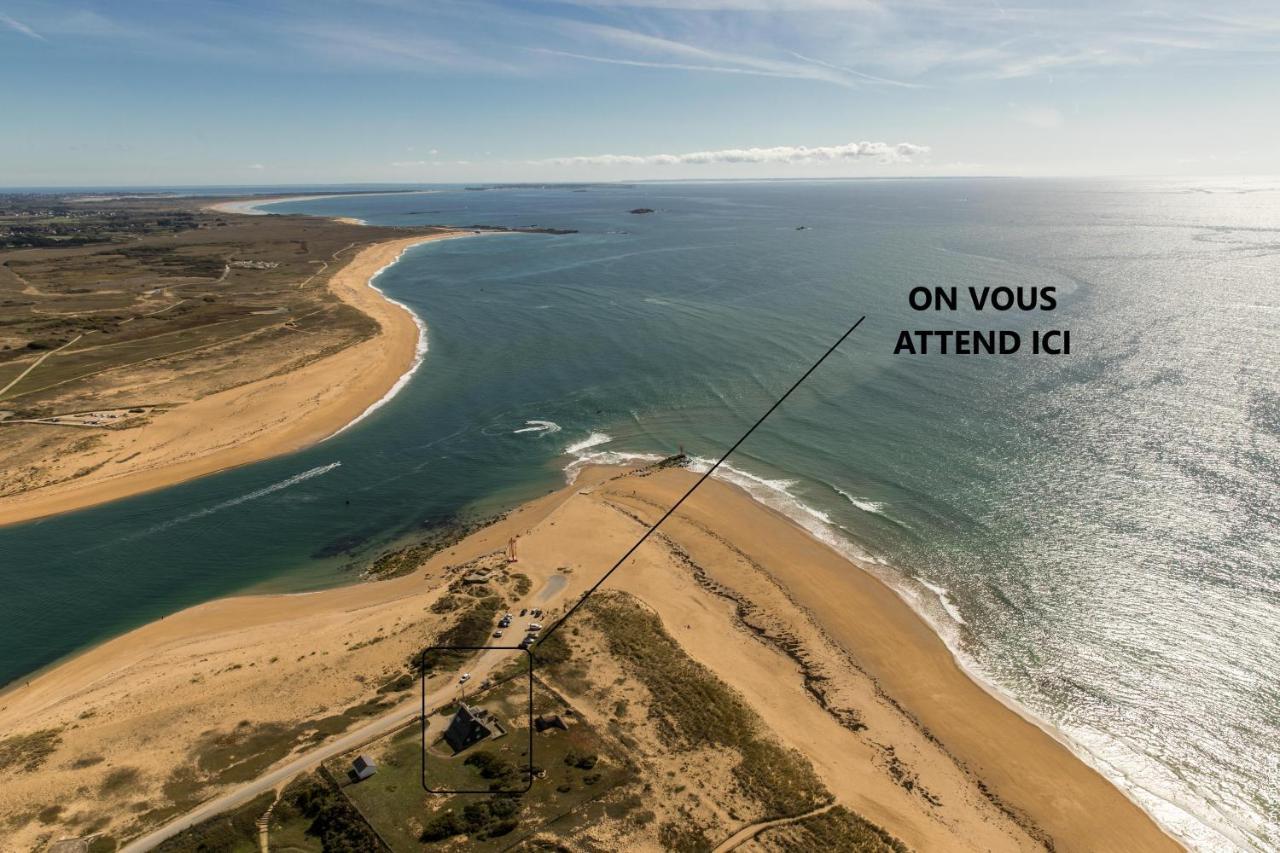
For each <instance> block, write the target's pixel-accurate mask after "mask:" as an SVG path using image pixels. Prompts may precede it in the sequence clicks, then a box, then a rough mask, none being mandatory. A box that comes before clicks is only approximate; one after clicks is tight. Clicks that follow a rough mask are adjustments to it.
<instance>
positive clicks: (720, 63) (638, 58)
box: [533, 21, 910, 87]
mask: <svg viewBox="0 0 1280 853" xmlns="http://www.w3.org/2000/svg"><path fill="white" fill-rule="evenodd" d="M559 31H560V32H561V34H563V35H567V36H569V37H571V38H574V39H576V40H577V41H579V42H580V43H585V44H589V45H593V46H598V47H603V48H607V49H608V51H609V53H608V55H604V53H605V51H599V52H584V51H575V50H564V49H558V48H548V47H536V48H533V50H535V51H536V52H539V53H544V54H553V55H557V56H564V57H568V58H571V59H579V60H585V61H589V62H599V63H607V64H610V65H629V66H633V67H641V68H666V69H672V70H678V71H696V72H708V73H714V74H747V75H753V76H757V77H783V78H792V79H800V80H814V81H820V82H825V83H833V84H835V85H838V86H846V87H854V86H859V85H868V84H877V85H878V84H886V85H893V86H900V85H910V84H905V83H902V82H900V81H897V80H889V79H885V78H881V77H878V76H876V75H873V74H867V73H864V72H860V71H856V70H854V69H852V68H848V67H844V66H840V65H836V64H834V63H829V62H825V61H821V60H816V59H811V58H809V57H807V56H804V55H802V54H799V53H796V52H794V51H788V52H787V53H786V56H788V57H790V58H789V59H783V58H775V57H768V56H760V55H756V54H752V53H746V52H743V51H740V50H725V49H717V48H710V47H704V46H701V45H697V44H693V43H690V42H686V41H681V40H678V39H674V38H667V37H664V36H655V35H650V34H648V33H641V32H637V31H635V30H631V29H627V28H625V27H617V26H609V25H605V24H593V23H584V22H581V21H561V22H559Z"/></svg>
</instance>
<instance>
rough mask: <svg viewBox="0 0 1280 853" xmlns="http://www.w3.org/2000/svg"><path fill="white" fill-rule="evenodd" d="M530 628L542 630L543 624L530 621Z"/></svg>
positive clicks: (531, 629)
mask: <svg viewBox="0 0 1280 853" xmlns="http://www.w3.org/2000/svg"><path fill="white" fill-rule="evenodd" d="M529 630H530V631H541V630H542V626H541V625H539V624H538V623H537V622H530V623H529Z"/></svg>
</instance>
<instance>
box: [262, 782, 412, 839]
mask: <svg viewBox="0 0 1280 853" xmlns="http://www.w3.org/2000/svg"><path fill="white" fill-rule="evenodd" d="M298 819H304V820H306V821H309V823H308V824H307V829H306V834H307V835H309V836H311V837H313V838H317V839H319V840H320V843H321V847H322V849H323V850H324V853H375V851H381V850H386V849H387V848H386V845H384V844H383V843H382V841H381V839H379V838H378V835H377V833H375V832H374V831H373V830H372V829H371V828H370V827H369V825H368V824H367V823H366V822H365V820H364V818H363V817H361V816H360V812H359V811H358V810H357V809H356V808H355V807H354V806H353V805H352V804H351V802H350V801H349V800H348V799H347V798H346V797H345V796H343V794H342V792H341V791H339V790H338V788H337V786H336V785H335V784H333V782H332V781H331V780H330V779H327V778H324V777H323V776H322V775H321V774H313V775H310V776H304V777H302V778H301V779H298V780H296V781H294V782H293V783H292V784H290V785H289V787H288V788H285V790H284V793H283V794H282V795H281V797H280V802H279V803H277V804H276V807H275V810H274V811H273V813H272V824H275V823H276V821H277V820H278V821H280V822H281V823H288V822H289V821H296V820H298Z"/></svg>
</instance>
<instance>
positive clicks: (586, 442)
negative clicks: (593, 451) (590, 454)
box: [564, 432, 613, 454]
mask: <svg viewBox="0 0 1280 853" xmlns="http://www.w3.org/2000/svg"><path fill="white" fill-rule="evenodd" d="M611 441H613V436H611V435H609V434H608V433H603V432H593V433H591V435H589V436H587V437H586V438H584V439H582V440H581V441H575V442H574V443H573V444H571V445H569V446H568V447H566V448H565V449H564V452H565V453H569V454H573V453H581V452H582V451H584V450H586V449H588V448H591V447H597V446H599V445H601V444H608V443H609V442H611Z"/></svg>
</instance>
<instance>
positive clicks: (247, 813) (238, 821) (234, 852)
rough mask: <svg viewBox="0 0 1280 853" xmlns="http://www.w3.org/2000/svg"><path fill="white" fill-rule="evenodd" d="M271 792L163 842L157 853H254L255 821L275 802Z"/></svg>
mask: <svg viewBox="0 0 1280 853" xmlns="http://www.w3.org/2000/svg"><path fill="white" fill-rule="evenodd" d="M275 798H276V795H275V793H274V792H272V791H268V792H267V793H265V794H263V795H261V796H259V797H256V798H255V799H254V800H252V801H251V802H249V803H246V804H245V805H243V806H241V807H240V808H238V809H236V810H235V811H233V812H228V813H227V814H222V815H218V816H217V817H212V818H209V819H208V820H206V821H204V822H203V823H198V824H196V825H195V826H193V827H191V828H190V829H187V830H183V831H182V832H181V833H179V834H178V835H175V836H174V837H173V838H170V839H169V840H168V841H164V842H162V843H161V844H160V845H159V846H158V847H156V851H157V853H255V851H257V849H258V828H257V825H256V821H257V820H258V818H259V817H261V816H262V814H263V813H264V812H266V810H267V809H268V808H269V807H270V806H271V803H272V802H274V801H275Z"/></svg>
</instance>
